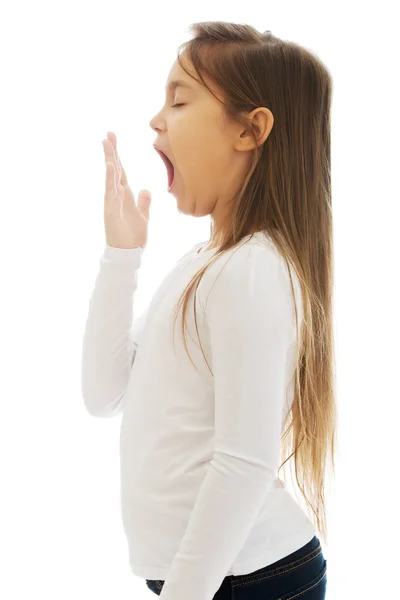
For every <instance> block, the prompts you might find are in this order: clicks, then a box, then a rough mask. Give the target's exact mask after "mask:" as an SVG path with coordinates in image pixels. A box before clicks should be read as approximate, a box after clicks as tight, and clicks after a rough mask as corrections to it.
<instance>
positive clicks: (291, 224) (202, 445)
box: [82, 22, 336, 600]
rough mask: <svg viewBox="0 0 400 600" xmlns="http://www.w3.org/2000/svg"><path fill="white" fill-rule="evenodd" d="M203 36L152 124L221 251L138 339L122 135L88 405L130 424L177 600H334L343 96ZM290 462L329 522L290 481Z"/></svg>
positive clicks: (147, 551) (127, 493)
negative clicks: (330, 540)
mask: <svg viewBox="0 0 400 600" xmlns="http://www.w3.org/2000/svg"><path fill="white" fill-rule="evenodd" d="M192 30H193V33H194V36H193V39H191V40H190V41H189V42H186V43H185V44H182V46H180V52H179V53H178V58H177V61H176V62H175V63H174V64H173V66H172V69H171V71H170V73H169V77H168V81H167V86H166V99H165V104H164V106H163V107H162V109H161V111H160V112H159V113H158V114H157V115H156V116H154V117H153V119H152V120H151V122H150V126H151V127H152V128H153V129H154V131H155V132H156V134H157V139H156V141H155V149H156V150H157V152H158V153H159V154H160V156H161V157H162V159H163V160H164V162H165V164H166V166H167V170H168V175H169V191H170V192H171V193H172V194H173V195H174V196H175V198H176V200H177V205H178V210H180V211H181V212H183V213H184V214H188V215H193V216H204V215H211V229H210V239H209V240H208V242H207V243H205V244H196V245H195V246H194V247H193V248H191V249H190V250H189V252H188V253H187V254H185V256H183V257H182V259H181V260H180V261H178V263H177V264H176V266H175V267H174V269H173V270H172V271H171V272H170V273H169V274H168V275H167V276H166V277H165V279H164V280H163V281H162V282H161V284H160V286H159V288H158V289H157V291H156V294H155V295H154V297H153V299H152V301H151V303H150V306H149V307H148V309H147V310H146V311H145V313H144V314H143V315H142V316H141V318H140V319H136V320H135V322H134V323H133V327H132V314H133V306H134V302H133V299H134V293H135V290H136V288H137V275H138V271H139V268H140V264H141V257H142V254H143V251H144V249H145V246H146V243H147V231H148V220H149V209H150V204H151V195H150V193H149V192H148V191H147V190H141V191H140V193H139V196H138V204H137V205H136V202H135V199H134V196H133V194H132V191H131V189H130V187H129V185H128V182H127V177H126V173H125V171H124V169H123V167H122V165H121V161H120V159H119V157H118V153H117V144H116V136H115V135H114V134H113V133H109V134H108V139H107V140H104V141H103V145H104V152H105V161H106V170H107V176H106V193H105V202H104V209H105V210H104V222H105V230H106V246H105V249H104V253H103V256H102V257H101V260H100V270H99V273H98V276H97V280H96V284H95V288H94V291H93V295H92V298H91V302H90V308H89V314H88V319H87V323H86V329H85V334H84V342H83V359H82V393H83V398H84V401H85V406H86V407H87V410H88V411H89V413H90V414H92V415H94V416H98V417H110V416H113V415H116V414H119V413H121V412H122V423H121V436H120V458H121V508H122V520H123V527H124V531H125V534H126V536H127V540H128V544H129V558H130V566H131V570H132V572H133V573H134V574H135V575H136V576H138V577H143V578H145V579H146V583H147V586H148V587H149V588H150V589H151V590H152V591H154V592H155V593H156V594H157V595H159V596H160V597H161V598H162V600H188V599H190V600H212V599H213V598H215V599H217V600H228V599H231V598H235V600H256V599H257V600H258V599H261V598H263V599H264V598H269V599H270V600H273V599H275V600H278V599H280V600H289V599H292V598H293V599H294V598H296V599H297V598H299V599H300V598H301V600H311V599H312V600H322V599H323V598H324V597H325V592H326V584H327V574H326V560H325V558H324V555H323V552H322V548H321V544H320V539H319V537H318V536H319V535H321V537H322V538H323V539H324V540H325V541H326V539H327V535H326V534H327V532H326V520H325V496H324V486H325V481H324V478H325V470H326V464H327V459H328V453H330V458H331V461H332V467H333V468H334V449H335V435H336V407H335V396H334V369H333V367H334V352H333V324H332V289H333V234H332V206H331V180H330V103H331V93H332V80H331V77H330V75H329V73H328V71H327V69H326V68H325V67H324V65H323V64H322V63H321V61H320V60H319V59H318V58H317V57H316V56H315V55H313V54H312V53H310V52H309V51H306V50H305V49H303V48H301V47H300V46H298V45H296V44H294V43H292V42H286V41H283V40H281V39H279V38H277V37H274V36H273V35H271V33H270V32H265V33H264V34H260V33H259V32H258V31H256V30H255V29H254V28H253V27H250V26H248V25H239V24H233V23H225V22H205V23H196V24H194V25H193V26H192ZM182 305H183V308H182ZM181 308H182V310H181ZM173 316H174V318H172V317H173ZM178 317H180V323H181V336H179V337H178V339H179V343H178V344H177V343H176V335H175V333H176V332H175V329H176V323H177V319H178ZM187 333H188V334H189V335H186V334H187ZM285 450H286V454H288V456H287V458H286V460H284V461H283V462H282V461H281V459H282V457H284V456H285V452H284V451H285ZM292 456H293V457H294V463H295V474H296V481H297V483H298V485H299V487H300V489H301V492H302V494H303V497H304V498H305V499H306V501H307V504H308V506H309V507H310V508H311V510H312V512H313V515H312V516H311V515H308V516H307V515H306V514H305V512H304V511H303V510H302V509H301V508H300V506H299V504H298V503H297V502H296V501H295V499H294V498H293V497H292V495H291V494H290V493H289V491H288V490H287V489H286V485H285V482H284V481H283V480H282V479H280V478H279V477H278V472H279V470H280V468H281V467H282V466H283V465H284V464H285V463H286V462H287V461H288V460H289V459H290V458H291V457H292Z"/></svg>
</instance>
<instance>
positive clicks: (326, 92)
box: [175, 21, 337, 541]
mask: <svg viewBox="0 0 400 600" xmlns="http://www.w3.org/2000/svg"><path fill="white" fill-rule="evenodd" d="M190 31H191V32H192V33H193V34H194V37H193V38H192V39H190V40H189V41H188V42H184V43H183V44H181V45H180V46H179V49H178V61H179V64H180V65H181V66H182V68H183V69H184V70H185V71H186V72H187V73H188V75H190V76H192V75H191V74H190V73H189V72H188V71H187V69H185V68H184V66H183V64H182V62H181V60H180V54H181V52H185V57H187V58H188V59H189V60H190V63H191V64H192V65H193V67H194V71H195V72H196V74H197V75H198V76H199V78H200V80H201V82H202V83H203V85H204V86H206V87H207V89H208V90H209V91H210V92H211V93H213V91H212V90H211V89H210V87H209V86H208V85H207V84H206V82H205V80H204V78H203V75H206V76H207V77H208V78H209V79H210V81H212V82H213V84H215V85H216V86H217V89H219V90H221V92H222V100H221V99H219V98H217V96H216V95H215V94H214V93H213V95H214V96H215V97H216V98H217V100H219V101H221V102H222V103H223V105H224V108H225V112H224V114H226V115H227V117H228V118H230V119H233V120H235V121H236V122H238V123H240V124H242V125H243V126H244V127H245V128H246V129H248V128H249V121H248V120H246V112H250V111H253V110H254V109H255V108H257V107H261V106H264V107H268V108H269V109H270V110H271V112H272V114H273V116H274V125H273V128H272V130H271V132H270V134H269V136H268V138H267V139H266V140H265V143H263V144H262V145H258V146H257V143H256V146H255V149H254V153H253V157H252V158H253V161H252V164H251V166H250V169H249V171H248V173H247V175H246V177H245V180H244V181H243V184H242V186H241V187H240V189H239V190H238V192H237V193H236V195H235V196H234V198H233V199H232V202H231V205H230V209H229V222H226V223H224V227H223V228H222V229H221V231H218V239H213V245H215V247H216V249H217V251H216V252H215V253H214V254H213V255H212V257H211V259H210V260H209V261H208V262H207V263H206V264H205V265H203V266H202V267H201V268H200V269H199V270H198V271H197V272H196V273H195V275H194V276H193V278H192V279H191V281H190V282H189V283H188V285H187V286H186V288H185V289H184V291H183V293H182V294H181V296H180V298H179V303H178V305H177V308H176V313H175V323H176V319H177V317H178V313H179V310H180V307H181V305H182V303H183V312H182V334H183V339H184V345H185V348H186V352H187V353H188V348H187V344H186V339H185V314H186V310H187V305H188V301H189V298H190V295H191V294H192V291H193V289H194V296H195V302H196V290H197V287H198V285H199V283H200V280H201V278H202V276H203V274H204V272H205V271H206V269H207V268H208V267H210V266H211V265H212V264H213V263H214V262H215V260H217V258H218V257H219V256H221V255H222V254H223V253H225V252H227V251H228V250H230V249H231V248H233V247H234V246H237V245H238V244H239V242H240V240H242V238H244V237H245V236H248V235H249V234H250V235H251V234H252V233H253V232H256V231H261V232H265V233H266V234H267V235H268V237H269V238H270V239H271V240H272V241H273V242H274V243H275V245H276V247H277V248H278V250H279V251H280V253H281V254H282V256H283V257H284V259H285V262H286V264H287V266H288V271H289V276H290V281H291V286H292V293H293V300H294V304H295V312H296V324H297V325H298V313H297V308H296V300H295V295H294V291H293V282H292V277H291V275H290V269H289V263H290V264H291V265H292V267H293V268H294V270H295V272H296V275H297V277H298V281H299V284H300V288H301V297H302V303H303V313H302V314H303V319H302V323H301V336H300V337H301V344H300V343H299V339H297V360H296V368H295V373H294V377H295V382H294V401H293V404H292V407H291V410H290V411H289V413H288V416H287V419H286V422H285V425H288V427H287V429H286V431H285V432H284V433H283V435H282V445H281V452H282V454H281V458H282V457H284V456H286V454H289V453H290V455H289V456H287V458H286V459H285V460H284V461H283V462H282V464H281V465H280V467H279V470H280V469H281V468H282V467H283V466H284V464H285V463H286V462H287V461H288V460H289V459H290V458H291V457H292V456H294V464H295V473H296V481H297V484H298V486H299V488H300V490H301V492H302V494H303V497H304V499H305V500H306V502H307V504H308V506H309V507H310V508H311V510H312V512H313V515H311V517H312V519H313V521H314V525H315V527H316V529H317V530H318V532H319V534H320V535H321V537H322V538H323V539H324V540H325V541H326V540H327V530H326V506H325V503H326V499H325V476H326V466H327V459H328V454H330V458H331V467H332V468H331V473H332V474H334V470H335V444H336V430H337V426H336V425H337V412H336V404H335V364H334V358H335V352H334V328H333V306H332V305H333V270H334V265H333V223H332V199H331V138H330V106H331V96H332V78H331V75H330V73H329V72H328V70H327V68H326V67H325V66H324V65H323V63H322V62H321V60H320V59H319V58H318V57H317V56H316V55H315V54H314V53H312V52H311V51H309V50H306V49H304V48H303V47H301V46H299V45H298V44H296V43H294V42H290V41H284V40H282V39H280V38H277V37H275V36H274V35H272V34H271V32H266V33H264V34H261V33H260V32H258V31H257V30H256V29H254V28H253V27H251V26H250V25H245V24H235V23H226V22H215V21H214V22H202V23H194V24H192V25H191V26H190ZM250 130H251V133H252V135H253V137H254V141H255V142H256V135H255V134H256V132H255V131H254V130H252V129H251V126H250ZM216 235H217V234H216ZM250 239H251V238H250ZM195 322H196V330H197V334H199V331H198V327H197V318H196V309H195ZM297 331H299V328H297ZM199 341H200V337H199ZM200 345H201V342H200ZM201 347H202V346H201ZM202 352H203V356H204V351H203V347H202ZM188 356H189V354H188ZM189 358H190V356H189ZM190 360H191V358H190ZM192 362H193V361H192ZM289 419H291V420H290V423H288V421H289ZM289 464H290V463H289ZM308 496H309V497H308Z"/></svg>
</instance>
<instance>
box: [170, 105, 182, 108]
mask: <svg viewBox="0 0 400 600" xmlns="http://www.w3.org/2000/svg"><path fill="white" fill-rule="evenodd" d="M178 106H184V104H173V105H172V106H171V108H177V107H178Z"/></svg>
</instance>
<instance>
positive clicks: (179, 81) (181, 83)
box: [164, 79, 193, 91]
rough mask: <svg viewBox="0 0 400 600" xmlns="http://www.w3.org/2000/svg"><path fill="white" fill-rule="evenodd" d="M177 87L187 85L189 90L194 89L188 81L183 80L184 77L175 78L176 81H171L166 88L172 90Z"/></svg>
mask: <svg viewBox="0 0 400 600" xmlns="http://www.w3.org/2000/svg"><path fill="white" fill-rule="evenodd" d="M177 87H185V88H188V89H189V90H191V89H193V88H192V87H191V86H190V85H189V84H188V83H186V81H183V80H182V79H175V80H174V81H170V82H169V84H168V85H166V86H165V88H164V90H165V91H167V89H168V90H171V91H172V90H175V89H176V88H177Z"/></svg>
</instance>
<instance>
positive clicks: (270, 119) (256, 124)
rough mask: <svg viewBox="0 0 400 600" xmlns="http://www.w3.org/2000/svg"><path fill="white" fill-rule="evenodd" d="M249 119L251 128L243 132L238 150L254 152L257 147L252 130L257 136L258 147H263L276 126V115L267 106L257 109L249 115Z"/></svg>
mask: <svg viewBox="0 0 400 600" xmlns="http://www.w3.org/2000/svg"><path fill="white" fill-rule="evenodd" d="M247 118H248V119H249V128H248V129H245V130H244V131H242V133H241V134H240V136H239V138H240V139H239V140H238V145H237V150H252V149H253V148H254V147H255V144H254V140H253V137H252V135H251V134H250V131H251V129H252V130H253V132H254V133H255V135H256V138H257V146H261V145H262V144H263V143H264V142H265V140H266V139H267V137H268V136H269V134H270V133H271V129H272V127H273V125H274V115H273V114H272V112H271V111H270V110H269V108H266V107H265V106H260V107H258V108H255V109H254V110H253V111H251V113H249V114H248V115H247Z"/></svg>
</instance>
